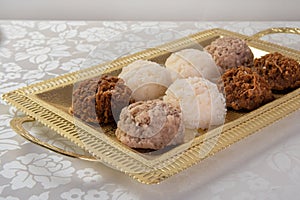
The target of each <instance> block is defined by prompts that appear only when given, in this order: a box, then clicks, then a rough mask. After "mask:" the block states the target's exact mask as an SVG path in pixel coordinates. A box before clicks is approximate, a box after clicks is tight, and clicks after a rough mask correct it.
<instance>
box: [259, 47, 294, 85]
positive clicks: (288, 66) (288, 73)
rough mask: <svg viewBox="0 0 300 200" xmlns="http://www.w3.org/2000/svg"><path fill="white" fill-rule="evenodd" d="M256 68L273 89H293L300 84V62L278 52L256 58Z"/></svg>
mask: <svg viewBox="0 0 300 200" xmlns="http://www.w3.org/2000/svg"><path fill="white" fill-rule="evenodd" d="M254 68H255V70H256V71H257V73H258V74H259V75H261V76H263V77H264V78H265V79H266V81H267V82H268V83H269V85H270V87H271V89H272V90H285V89H293V88H297V87H299V86H300V64H299V62H297V61H296V60H294V59H292V58H289V57H286V56H284V55H282V54H280V53H278V52H275V53H269V54H266V55H265V56H262V57H261V58H256V59H254Z"/></svg>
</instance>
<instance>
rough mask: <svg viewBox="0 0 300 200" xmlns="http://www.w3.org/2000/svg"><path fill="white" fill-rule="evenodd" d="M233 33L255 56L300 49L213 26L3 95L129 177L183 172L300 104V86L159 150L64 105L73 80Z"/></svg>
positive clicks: (297, 55) (298, 55)
mask: <svg viewBox="0 0 300 200" xmlns="http://www.w3.org/2000/svg"><path fill="white" fill-rule="evenodd" d="M224 36H233V37H238V38H241V39H244V40H245V41H246V42H247V44H248V45H249V46H250V48H251V49H252V51H253V54H254V56H255V57H260V56H262V55H264V54H266V53H269V52H275V51H277V52H280V53H282V54H284V55H286V56H288V57H291V58H294V59H296V60H297V61H300V52H299V51H296V50H293V49H289V48H286V47H282V46H279V45H276V44H272V43H268V42H265V41H262V40H259V37H260V35H257V36H255V35H254V36H245V35H241V34H238V33H234V32H230V31H226V30H222V29H211V30H207V31H203V32H199V33H196V34H193V35H190V36H188V37H185V38H182V39H179V40H176V41H173V42H170V43H167V44H164V45H161V46H159V47H157V48H153V49H147V50H145V51H141V52H138V53H135V54H132V55H129V56H125V57H122V58H119V59H117V60H114V61H112V62H110V63H104V64H100V65H97V66H93V67H90V68H88V69H84V70H81V71H78V72H74V73H69V74H66V75H63V76H60V77H57V78H53V79H49V80H46V81H43V82H40V83H37V84H34V85H31V86H28V87H25V88H21V89H18V90H15V91H12V92H9V93H7V94H4V95H3V99H5V100H6V101H7V102H9V103H10V104H11V105H13V106H15V107H16V108H18V109H20V110H21V111H23V112H24V113H25V114H26V115H28V116H30V117H32V118H34V119H35V120H37V121H39V122H41V123H42V124H44V125H45V126H47V127H49V128H51V129H53V130H54V131H56V132H57V133H58V134H60V135H62V136H64V137H66V138H67V139H69V140H70V141H72V142H74V143H75V144H76V145H78V146H79V147H81V148H83V149H85V150H86V151H88V152H89V153H90V154H92V155H93V156H94V157H95V158H96V159H97V160H99V161H101V162H102V163H104V164H107V165H109V166H110V167H113V168H115V169H117V170H120V171H122V172H124V173H126V174H128V175H129V176H130V177H132V178H134V179H136V180H138V181H140V182H142V183H147V184H153V183H159V182H161V181H162V180H164V179H166V178H168V177H170V176H172V175H174V174H176V173H179V172H181V171H182V170H184V169H187V168H188V167H191V166H192V165H195V164H196V163H199V162H200V161H202V160H203V159H205V158H207V157H209V156H212V155H213V154H215V153H217V152H218V151H220V150H222V149H224V148H226V147H228V146H230V145H232V144H234V143H235V142H237V141H239V140H241V139H243V138H245V137H247V136H249V135H251V134H253V133H255V132H257V131H258V130H260V129H261V128H263V127H265V126H267V125H269V124H271V123H273V122H275V121H277V120H279V119H281V118H283V117H285V116H286V115H288V114H290V113H291V112H293V111H296V110H298V109H299V108H300V89H296V90H293V91H289V92H287V93H284V94H280V95H276V100H274V101H272V102H270V103H268V104H266V105H263V106H261V107H260V108H258V109H256V110H254V111H251V112H234V111H231V110H229V111H228V113H227V116H226V122H225V124H224V125H222V126H220V127H217V128H215V129H212V130H209V131H207V132H205V133H203V134H201V135H200V136H197V137H195V138H193V140H191V141H190V142H187V143H184V144H182V145H179V146H177V147H175V148H172V149H170V150H168V151H166V152H164V153H161V154H160V155H151V154H147V153H141V152H138V151H136V150H133V149H131V148H128V147H127V146H125V145H123V144H121V143H120V142H119V141H118V140H116V138H115V137H114V134H113V133H114V128H115V127H110V126H107V127H102V129H103V130H104V132H106V133H107V134H103V133H100V132H99V129H97V128H95V127H92V126H90V125H87V124H85V123H83V122H81V121H79V120H76V119H75V118H74V117H73V116H72V115H70V114H69V112H68V110H69V107H70V106H71V103H72V89H73V85H74V84H75V83H76V82H78V80H85V79H89V78H92V77H95V76H99V75H101V74H103V73H109V74H118V73H119V72H120V70H121V69H122V67H124V66H126V65H128V64H129V63H131V62H133V61H135V60H138V59H146V60H151V61H155V62H158V63H160V64H163V63H164V61H165V59H166V58H167V57H168V56H169V55H170V52H174V51H178V50H181V49H184V48H190V47H193V45H194V44H195V42H196V43H199V44H200V45H201V46H206V45H208V44H209V43H211V42H212V41H213V40H215V39H217V38H218V37H224Z"/></svg>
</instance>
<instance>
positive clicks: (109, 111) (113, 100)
mask: <svg viewBox="0 0 300 200" xmlns="http://www.w3.org/2000/svg"><path fill="white" fill-rule="evenodd" d="M95 97H96V113H97V117H98V122H99V123H100V124H107V123H110V122H117V121H118V120H119V115H120V112H121V110H122V108H124V107H125V106H127V105H129V104H130V103H132V102H133V101H134V100H133V99H132V98H131V90H130V89H129V87H127V86H126V85H125V84H124V81H123V80H122V79H120V78H118V77H115V76H107V75H105V76H102V77H101V78H100V80H99V82H98V88H97V92H96V96H95Z"/></svg>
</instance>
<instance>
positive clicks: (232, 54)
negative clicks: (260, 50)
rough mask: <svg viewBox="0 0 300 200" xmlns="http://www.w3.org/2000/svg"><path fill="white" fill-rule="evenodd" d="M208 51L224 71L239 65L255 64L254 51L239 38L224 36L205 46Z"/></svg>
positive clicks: (250, 65)
mask: <svg viewBox="0 0 300 200" xmlns="http://www.w3.org/2000/svg"><path fill="white" fill-rule="evenodd" d="M205 50H206V51H208V52H209V53H210V54H211V55H212V57H213V59H214V60H215V62H216V64H217V65H218V66H220V67H221V68H222V69H223V71H226V70H227V69H230V68H234V67H238V66H241V65H243V66H246V67H252V66H253V59H254V56H253V53H252V51H251V49H250V48H249V46H248V45H247V44H246V42H245V41H244V40H242V39H239V38H234V37H223V38H218V39H216V40H215V41H213V42H212V43H211V44H210V45H208V46H207V47H206V48H205Z"/></svg>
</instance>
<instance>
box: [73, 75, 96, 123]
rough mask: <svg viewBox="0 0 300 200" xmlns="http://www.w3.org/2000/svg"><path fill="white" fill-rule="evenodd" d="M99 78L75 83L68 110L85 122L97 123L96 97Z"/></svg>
mask: <svg viewBox="0 0 300 200" xmlns="http://www.w3.org/2000/svg"><path fill="white" fill-rule="evenodd" d="M98 80H99V78H93V79H88V80H85V81H82V82H80V83H78V84H75V86H74V89H73V96H72V107H71V108H70V112H71V113H72V114H73V115H74V116H76V117H78V118H79V119H81V120H82V121H84V122H86V123H98V119H97V114H96V109H95V105H96V99H95V94H96V91H97V85H98Z"/></svg>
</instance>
